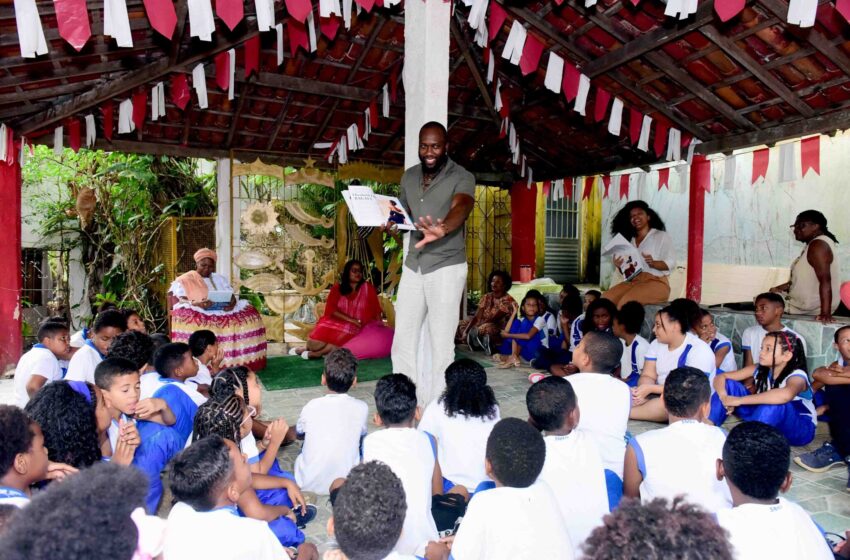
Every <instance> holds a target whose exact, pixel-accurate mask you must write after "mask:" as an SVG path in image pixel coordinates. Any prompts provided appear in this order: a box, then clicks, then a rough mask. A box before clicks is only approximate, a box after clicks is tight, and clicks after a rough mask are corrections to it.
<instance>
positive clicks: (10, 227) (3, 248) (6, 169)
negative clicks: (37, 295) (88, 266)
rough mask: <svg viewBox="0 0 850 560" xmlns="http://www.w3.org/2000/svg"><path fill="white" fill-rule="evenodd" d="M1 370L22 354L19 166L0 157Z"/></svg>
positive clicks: (16, 360) (15, 362) (15, 361)
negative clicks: (1, 239)
mask: <svg viewBox="0 0 850 560" xmlns="http://www.w3.org/2000/svg"><path fill="white" fill-rule="evenodd" d="M0 208H2V209H3V210H2V212H0V231H2V232H3V237H4V239H3V243H0V372H3V371H5V370H6V368H7V367H8V366H9V365H15V364H17V363H18V360H19V359H20V357H21V351H22V349H23V336H22V335H21V288H22V279H21V166H20V165H19V164H18V162H17V161H16V162H15V163H13V164H11V165H8V164H6V163H5V162H2V161H0Z"/></svg>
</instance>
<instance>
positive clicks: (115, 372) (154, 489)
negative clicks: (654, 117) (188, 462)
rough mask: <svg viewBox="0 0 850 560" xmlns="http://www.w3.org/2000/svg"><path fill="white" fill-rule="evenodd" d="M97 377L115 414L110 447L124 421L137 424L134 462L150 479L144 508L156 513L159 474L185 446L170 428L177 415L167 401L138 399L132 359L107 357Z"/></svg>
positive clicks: (136, 378)
mask: <svg viewBox="0 0 850 560" xmlns="http://www.w3.org/2000/svg"><path fill="white" fill-rule="evenodd" d="M94 379H95V382H96V384H97V386H98V387H99V388H100V390H101V392H102V393H103V399H104V402H105V403H106V406H107V408H108V409H109V411H110V413H111V414H112V423H111V424H110V426H109V428H108V430H107V434H108V436H109V444H110V447H112V449H113V450H114V449H116V448H117V445H118V438H119V437H120V434H121V431H122V428H123V427H124V425H125V424H128V423H130V424H133V423H135V425H136V430H138V434H139V446H138V447H137V448H136V452H135V454H134V455H133V463H132V464H133V466H135V467H136V468H138V469H139V470H141V471H142V472H143V473H145V476H146V477H147V479H148V488H149V489H148V496H147V498H146V500H145V509H146V510H147V512H148V513H150V514H152V515H155V514H156V510H157V507H158V506H159V501H160V499H161V498H162V479H161V477H160V475H161V473H162V471H163V470H164V469H165V466H166V465H167V464H168V461H170V460H171V458H172V457H174V456H175V455H176V454H177V453H179V452H180V450H181V449H183V446H184V445H185V443H186V440H185V439H182V438H181V436H180V434H179V433H178V432H177V431H176V430H174V429H172V428H168V427H167V426H171V425H172V424H174V414H173V413H172V412H171V409H170V408H169V407H168V404H167V403H166V402H165V401H164V400H162V399H144V400H141V401H140V400H139V371H138V369H137V368H136V367H135V364H133V363H132V362H130V361H129V360H125V359H123V358H112V357H109V358H106V359H105V360H103V361H102V362H100V363H99V364H97V367H96V368H95V370H94ZM133 417H135V418H136V419H138V421H136V420H135V419H134V418H133Z"/></svg>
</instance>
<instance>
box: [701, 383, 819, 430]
mask: <svg viewBox="0 0 850 560" xmlns="http://www.w3.org/2000/svg"><path fill="white" fill-rule="evenodd" d="M757 375H758V368H756V370H755V371H754V372H753V379H755V377H756V376H757ZM794 377H799V378H800V379H802V380H803V381H805V382H806V389H805V390H804V391H803V392H801V393H799V394H798V395H797V396H795V397H794V398H793V399H792V400H790V401H788V402H787V403H785V404H747V405H742V406H739V407H736V408H735V414H736V415H737V416H738V417H739V418H740V419H741V420H744V421H756V422H762V423H764V424H770V425H771V426H773V427H774V428H776V429H777V430H779V431H780V432H782V434H783V435H784V436H785V438H786V439H787V440H788V443H789V444H791V445H806V444H808V443H809V442H811V441H812V440H813V439H814V437H815V428H816V427H817V422H818V419H817V413H816V412H815V404H814V402H813V400H812V399H813V396H814V395H813V394H812V385H811V383H810V382H809V376H808V374H807V373H806V372H805V371H803V370H801V369H796V370H794V371H792V372H791V373H790V374H788V376H787V377H786V378H785V379H783V380H782V382H781V383H779V384H778V385H775V384H774V381H773V371H770V372H768V376H767V386H768V388H769V389H783V388H784V387H785V386H786V385H787V384H788V380H789V379H792V378H794ZM726 393H727V394H728V395H729V396H730V397H745V396H747V395H749V394H750V392H749V391H748V390H747V387H746V386H745V385H744V384H743V383H741V382H740V381H735V380H734V379H727V380H726ZM726 416H727V413H726V408H725V407H724V406H723V403H722V402H720V398H719V397H718V396H717V394H714V395H712V397H711V413H710V415H709V419H710V420H711V421H712V422H714V425H715V426H720V425H721V424H723V422H724V421H725V420H726Z"/></svg>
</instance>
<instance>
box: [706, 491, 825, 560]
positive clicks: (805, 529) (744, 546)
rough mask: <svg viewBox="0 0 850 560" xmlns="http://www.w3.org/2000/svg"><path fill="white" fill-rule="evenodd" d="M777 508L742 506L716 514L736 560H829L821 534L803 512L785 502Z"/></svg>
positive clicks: (794, 505)
mask: <svg viewBox="0 0 850 560" xmlns="http://www.w3.org/2000/svg"><path fill="white" fill-rule="evenodd" d="M778 502H779V503H776V504H772V505H770V504H743V505H740V506H738V507H735V508H732V509H726V510H723V511H719V512H717V521H718V523H719V524H720V526H721V527H723V528H724V529H726V530H727V531H729V542H730V543H731V544H732V548H733V554H734V555H735V558H736V559H737V560H761V559H762V558H770V559H771V560H800V559H802V558H805V559H806V560H832V558H833V554H832V551H830V549H829V545H827V543H826V539H824V537H823V535H822V534H821V532H820V530H819V529H818V528H817V526H816V525H815V524H814V522H813V521H812V518H811V517H809V514H808V513H806V511H805V510H804V509H803V508H801V507H800V506H798V505H797V504H795V503H794V502H789V501H788V500H786V499H785V498H779V499H778Z"/></svg>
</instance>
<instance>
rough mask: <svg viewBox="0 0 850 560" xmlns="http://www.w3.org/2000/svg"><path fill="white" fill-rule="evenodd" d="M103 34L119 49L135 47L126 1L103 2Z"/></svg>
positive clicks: (110, 0)
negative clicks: (110, 38) (113, 41)
mask: <svg viewBox="0 0 850 560" xmlns="http://www.w3.org/2000/svg"><path fill="white" fill-rule="evenodd" d="M207 4H209V2H207ZM210 14H212V10H210ZM103 34H104V35H109V36H110V37H112V38H113V39H115V43H116V44H117V45H118V46H119V47H132V46H133V33H132V32H131V31H130V16H129V15H128V14H127V2H126V1H125V0H103Z"/></svg>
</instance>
